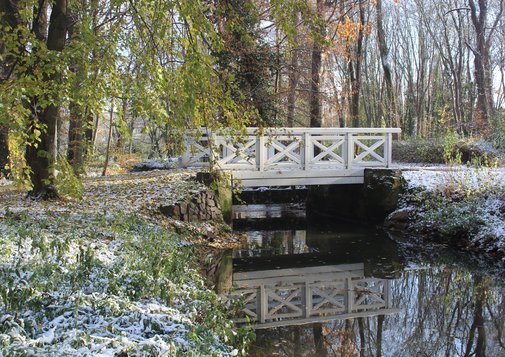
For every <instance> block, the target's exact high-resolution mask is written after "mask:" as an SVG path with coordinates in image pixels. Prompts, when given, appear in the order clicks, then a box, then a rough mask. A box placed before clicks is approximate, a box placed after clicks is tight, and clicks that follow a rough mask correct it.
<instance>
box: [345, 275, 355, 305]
mask: <svg viewBox="0 0 505 357" xmlns="http://www.w3.org/2000/svg"><path fill="white" fill-rule="evenodd" d="M345 290H346V294H345V295H344V296H345V308H346V311H345V313H346V314H350V313H351V312H352V309H353V308H354V307H353V303H354V289H353V286H352V280H351V278H349V277H348V278H345Z"/></svg>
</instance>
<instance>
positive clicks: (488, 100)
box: [468, 0, 493, 134]
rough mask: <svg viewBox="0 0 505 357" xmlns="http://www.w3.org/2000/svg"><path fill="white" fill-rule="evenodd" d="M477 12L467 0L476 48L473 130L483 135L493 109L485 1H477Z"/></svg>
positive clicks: (472, 2)
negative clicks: (475, 102)
mask: <svg viewBox="0 0 505 357" xmlns="http://www.w3.org/2000/svg"><path fill="white" fill-rule="evenodd" d="M478 4H479V11H478V12H477V7H476V6H475V2H474V1H473V0H468V5H469V6H470V14H471V18H472V24H473V27H474V29H475V41H476V47H475V48H472V52H473V55H474V61H473V64H474V73H475V84H476V86H477V105H476V108H475V115H474V128H475V130H476V132H477V133H480V134H484V133H486V132H487V131H488V130H489V121H490V116H491V112H492V108H493V96H492V83H491V78H490V77H491V70H490V60H489V48H488V43H487V41H486V21H487V13H488V4H487V0H478Z"/></svg>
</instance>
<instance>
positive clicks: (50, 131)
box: [26, 0, 67, 198]
mask: <svg viewBox="0 0 505 357" xmlns="http://www.w3.org/2000/svg"><path fill="white" fill-rule="evenodd" d="M44 6H46V7H44ZM66 14H67V1H66V0H56V1H55V2H54V4H53V7H52V11H51V18H50V22H49V31H48V33H47V42H46V45H47V49H48V50H49V51H58V52H60V51H62V50H63V48H64V47H65V37H66V34H67V28H66V25H67V15H66ZM36 20H37V21H36V22H34V27H33V32H34V33H35V34H36V36H37V38H38V39H39V40H43V39H44V37H43V36H44V35H45V28H46V26H45V25H44V22H46V23H47V2H46V1H41V5H40V7H39V11H38V14H37V17H36ZM60 79H61V76H60V73H58V72H55V73H52V74H50V75H47V74H46V75H45V76H44V80H45V81H46V82H53V81H59V80H60ZM39 99H41V98H37V97H34V98H32V99H31V108H32V113H31V123H30V132H29V134H30V135H31V136H32V137H36V136H37V134H38V132H40V136H39V139H40V140H39V141H34V142H32V143H31V144H30V145H28V146H27V148H26V162H27V164H28V166H30V168H31V174H30V179H31V182H32V191H31V193H30V194H31V195H33V196H37V197H43V198H48V197H52V196H56V191H55V189H54V175H53V170H52V166H53V163H54V154H55V150H54V147H55V139H54V138H55V132H56V123H57V120H58V111H59V106H58V104H55V103H54V101H51V103H50V104H48V105H47V106H46V107H44V108H41V107H40V105H39Z"/></svg>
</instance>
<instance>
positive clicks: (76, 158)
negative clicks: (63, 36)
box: [67, 14, 87, 176]
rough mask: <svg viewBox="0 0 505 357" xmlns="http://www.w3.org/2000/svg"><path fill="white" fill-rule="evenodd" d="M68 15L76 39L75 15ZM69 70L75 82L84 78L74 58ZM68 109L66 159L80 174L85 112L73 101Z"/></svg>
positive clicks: (82, 159)
mask: <svg viewBox="0 0 505 357" xmlns="http://www.w3.org/2000/svg"><path fill="white" fill-rule="evenodd" d="M69 17H70V19H69V20H70V21H69V23H70V24H71V25H70V27H69V28H68V36H69V37H70V38H71V39H77V38H78V37H79V33H78V31H79V30H78V24H77V21H78V19H77V16H75V14H71V15H70V16H69ZM70 71H71V72H73V73H74V75H75V76H76V77H77V78H78V80H77V83H81V82H82V81H84V80H85V79H86V78H85V77H86V75H87V74H86V72H84V71H83V69H82V67H81V65H80V64H79V63H78V62H76V60H73V61H72V63H71V65H70ZM74 90H78V88H74ZM68 109H69V112H70V120H69V127H68V150H67V159H68V162H69V164H70V165H71V166H72V169H73V170H74V173H75V174H76V175H77V176H80V175H81V173H82V172H83V166H84V144H83V131H84V130H83V119H84V116H85V113H84V111H83V107H82V105H79V104H77V103H76V102H75V101H71V102H70V105H69V107H68Z"/></svg>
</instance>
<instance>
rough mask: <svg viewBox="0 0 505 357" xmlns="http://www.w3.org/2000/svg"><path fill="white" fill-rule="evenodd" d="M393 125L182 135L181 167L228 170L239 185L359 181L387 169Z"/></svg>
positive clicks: (289, 184) (357, 182) (389, 163)
mask: <svg viewBox="0 0 505 357" xmlns="http://www.w3.org/2000/svg"><path fill="white" fill-rule="evenodd" d="M400 132H401V130H400V129H397V128H268V129H263V130H260V129H258V128H248V129H247V131H246V133H245V134H244V135H224V134H222V133H219V134H218V133H214V132H211V131H209V130H201V135H200V136H197V135H187V137H186V141H185V143H186V148H187V150H186V152H185V153H184V154H183V155H182V159H181V161H182V162H181V164H182V167H184V168H187V167H207V166H209V163H210V162H213V163H214V165H216V167H217V168H219V169H221V170H224V171H229V172H231V174H232V179H233V180H235V181H237V180H238V181H240V184H241V185H242V186H243V187H258V186H295V185H331V184H359V183H363V175H364V170H365V168H370V167H389V166H390V165H391V161H392V160H391V151H392V140H393V134H398V133H400Z"/></svg>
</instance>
